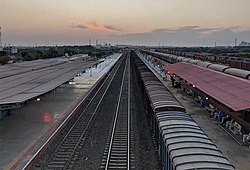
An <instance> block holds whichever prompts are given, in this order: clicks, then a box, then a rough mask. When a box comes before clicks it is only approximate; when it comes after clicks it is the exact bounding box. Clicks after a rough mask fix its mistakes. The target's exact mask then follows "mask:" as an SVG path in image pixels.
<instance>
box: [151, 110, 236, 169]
mask: <svg viewBox="0 0 250 170" xmlns="http://www.w3.org/2000/svg"><path fill="white" fill-rule="evenodd" d="M156 121H157V124H158V128H159V131H158V133H159V137H160V138H159V139H160V140H161V141H164V145H163V146H161V149H162V150H164V151H163V153H164V154H165V153H167V154H166V161H168V162H167V164H170V165H172V166H173V169H176V170H182V169H234V166H233V165H232V164H230V163H229V162H228V159H227V158H226V157H224V156H223V154H222V152H221V151H220V150H219V149H218V148H217V147H216V146H215V145H214V144H213V143H212V141H211V139H209V138H208V136H207V135H206V134H205V133H204V132H203V131H202V129H201V128H200V127H199V126H198V125H197V124H196V123H195V122H194V120H193V119H192V118H191V116H190V115H187V114H186V113H181V112H160V113H157V114H156ZM161 141H160V142H161ZM161 144H162V143H161Z"/></svg>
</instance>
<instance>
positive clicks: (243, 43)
mask: <svg viewBox="0 0 250 170" xmlns="http://www.w3.org/2000/svg"><path fill="white" fill-rule="evenodd" d="M239 46H250V43H249V42H245V41H241V43H240V44H239Z"/></svg>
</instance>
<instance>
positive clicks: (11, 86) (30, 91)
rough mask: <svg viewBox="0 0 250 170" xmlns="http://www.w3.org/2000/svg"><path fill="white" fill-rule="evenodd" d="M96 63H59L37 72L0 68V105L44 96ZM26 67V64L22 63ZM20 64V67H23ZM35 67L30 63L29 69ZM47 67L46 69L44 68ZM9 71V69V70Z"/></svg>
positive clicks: (42, 67) (24, 69) (40, 68)
mask: <svg viewBox="0 0 250 170" xmlns="http://www.w3.org/2000/svg"><path fill="white" fill-rule="evenodd" d="M95 63H96V62H93V61H91V62H85V63H84V62H76V63H61V64H60V65H58V64H54V65H49V66H48V65H47V63H46V65H40V66H39V68H38V67H37V69H38V70H34V69H30V70H27V69H26V68H25V67H21V69H20V70H14V71H9V72H7V71H4V70H5V69H6V70H8V69H9V67H3V68H1V69H2V71H3V73H5V72H7V73H8V75H7V74H4V76H6V75H7V77H4V76H2V73H0V104H12V103H20V102H24V101H26V100H28V99H31V98H34V97H36V96H39V95H41V94H44V93H46V92H48V91H50V90H52V89H54V88H56V87H58V86H59V85H61V84H63V83H65V82H67V81H69V80H70V79H71V78H73V77H74V76H75V75H77V74H79V73H81V72H82V71H83V70H85V69H87V68H88V67H90V66H92V65H94V64H95ZM24 64H25V65H27V64H28V63H24ZM24 64H23V63H22V64H21V65H22V66H24ZM32 64H35V67H36V66H37V64H36V62H31V64H30V68H34V66H32ZM44 66H47V67H44ZM11 67H12V66H11ZM10 70H11V69H10Z"/></svg>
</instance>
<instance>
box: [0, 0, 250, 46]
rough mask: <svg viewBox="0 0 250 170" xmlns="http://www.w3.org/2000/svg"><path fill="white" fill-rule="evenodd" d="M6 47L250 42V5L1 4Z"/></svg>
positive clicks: (142, 1)
mask: <svg viewBox="0 0 250 170" xmlns="http://www.w3.org/2000/svg"><path fill="white" fill-rule="evenodd" d="M0 1H1V2H0V5H1V6H0V14H1V15H0V24H1V27H2V44H3V45H5V44H6V45H8V44H10V45H21V46H22V45H30V46H33V45H35V44H37V45H74V44H76V45H85V44H89V39H91V44H92V45H95V44H96V42H98V43H101V44H103V43H110V44H113V45H116V44H132V45H157V46H158V45H161V46H163V45H164V46H214V45H215V42H216V45H234V41H235V38H237V42H238V43H240V42H241V41H247V42H250V10H249V7H250V0H0Z"/></svg>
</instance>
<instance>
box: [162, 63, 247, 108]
mask: <svg viewBox="0 0 250 170" xmlns="http://www.w3.org/2000/svg"><path fill="white" fill-rule="evenodd" d="M165 69H167V70H169V69H171V70H173V72H174V73H175V74H177V75H178V76H180V77H181V78H183V79H185V80H186V81H188V82H189V83H191V84H193V85H195V86H196V87H197V88H198V89H200V90H202V91H203V92H204V93H206V94H208V95H209V96H211V97H213V98H214V99H216V100H218V101H220V102H221V103H223V104H224V105H226V106H228V107H229V108H231V109H233V110H234V111H239V110H244V109H248V108H250V81H249V80H244V79H241V78H238V77H234V76H231V75H227V74H224V73H220V72H217V71H214V70H210V69H207V68H202V67H199V66H196V65H192V64H188V63H176V64H172V65H169V66H168V67H165Z"/></svg>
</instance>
